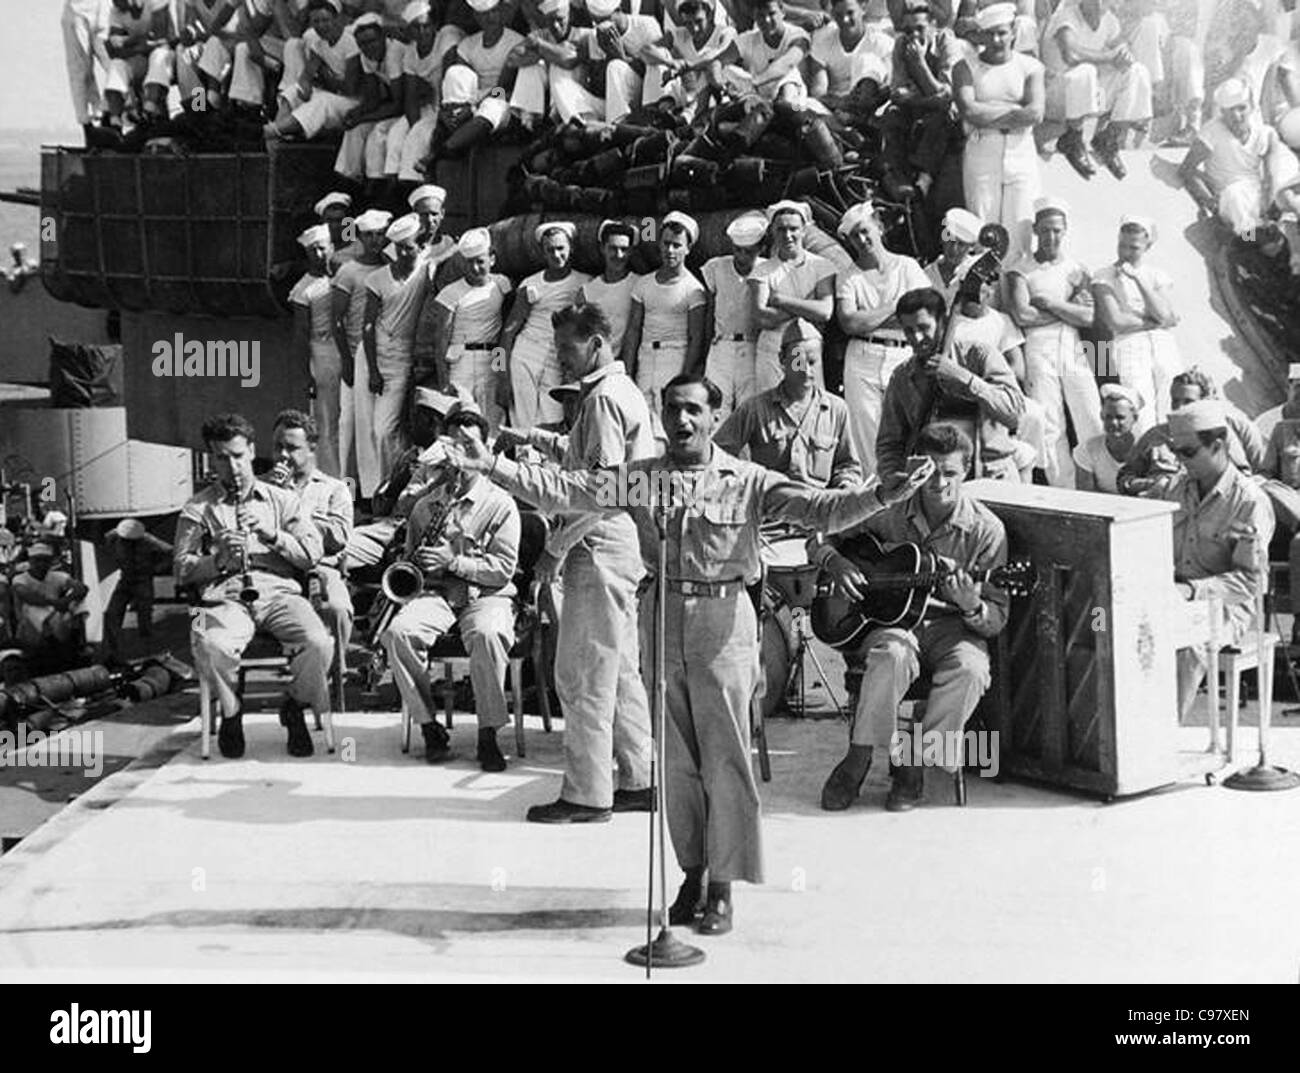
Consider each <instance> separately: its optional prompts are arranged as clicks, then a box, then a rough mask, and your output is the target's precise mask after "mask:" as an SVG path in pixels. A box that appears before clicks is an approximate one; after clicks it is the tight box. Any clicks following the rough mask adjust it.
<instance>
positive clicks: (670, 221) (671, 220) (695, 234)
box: [660, 210, 700, 246]
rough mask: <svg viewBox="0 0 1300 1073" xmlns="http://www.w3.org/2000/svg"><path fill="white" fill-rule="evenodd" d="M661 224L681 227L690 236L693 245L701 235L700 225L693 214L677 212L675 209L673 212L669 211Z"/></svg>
mask: <svg viewBox="0 0 1300 1073" xmlns="http://www.w3.org/2000/svg"><path fill="white" fill-rule="evenodd" d="M660 226H661V227H669V226H673V227H680V228H681V229H682V230H683V231H685V232H686V233H687V234H688V235H689V236H690V238H691V245H692V246H694V245H695V243H696V241H697V240H698V239H699V237H700V225H699V224H697V223H696V222H695V218H694V217H693V216H687V215H686V213H684V212H677V211H676V210H674V211H673V212H670V213H668V215H666V216H665V217H664V219H663V223H662V224H661V225H660Z"/></svg>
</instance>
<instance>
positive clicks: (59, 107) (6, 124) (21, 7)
mask: <svg viewBox="0 0 1300 1073" xmlns="http://www.w3.org/2000/svg"><path fill="white" fill-rule="evenodd" d="M62 13H63V3H62V0H0V27H4V33H3V35H2V36H0V130H15V129H22V130H42V131H53V132H55V133H59V134H62V135H64V137H65V140H69V141H71V142H72V144H80V141H81V138H80V131H79V130H78V128H77V124H76V121H75V119H74V117H73V115H72V99H71V97H70V95H69V93H68V76H67V70H66V67H65V65H64V61H63V31H62V30H61V29H60V26H59V20H60V18H61V16H62Z"/></svg>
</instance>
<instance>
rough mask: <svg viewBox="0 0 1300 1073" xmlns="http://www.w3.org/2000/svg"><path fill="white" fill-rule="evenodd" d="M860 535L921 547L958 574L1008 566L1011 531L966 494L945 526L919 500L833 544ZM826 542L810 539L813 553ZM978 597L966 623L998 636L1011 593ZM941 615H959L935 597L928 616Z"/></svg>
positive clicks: (993, 590)
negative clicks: (932, 522) (933, 523)
mask: <svg viewBox="0 0 1300 1073" xmlns="http://www.w3.org/2000/svg"><path fill="white" fill-rule="evenodd" d="M861 533H870V534H871V535H872V536H874V537H875V538H876V539H877V540H879V541H880V542H881V543H882V544H883V545H884V546H885V549H886V550H888V549H889V548H890V547H891V546H896V545H898V544H917V545H920V546H921V547H922V548H924V549H926V550H927V551H931V552H934V554H935V555H937V556H939V557H940V558H941V559H943V560H944V562H945V563H947V565H949V566H951V567H952V568H953V569H955V570H965V571H967V572H972V571H975V570H992V569H994V568H996V567H999V566H1005V565H1006V561H1007V531H1006V529H1005V528H1004V527H1003V525H1002V521H1001V520H1000V519H999V518H998V517H997V515H995V514H994V513H993V512H992V511H991V510H989V509H988V507H986V506H984V504H983V503H980V502H979V501H978V500H976V499H974V498H973V497H971V496H969V495H966V494H965V493H962V495H961V498H960V499H958V500H957V505H956V506H955V507H954V508H953V512H952V514H950V515H949V516H948V518H947V520H945V521H944V522H943V523H942V524H940V525H939V526H938V527H937V528H935V529H931V528H930V526H929V524H928V523H927V522H926V520H925V514H924V513H923V512H922V510H921V502H920V498H919V497H918V496H913V497H912V498H911V499H909V500H908V501H907V502H906V503H898V504H896V505H895V506H892V507H890V508H889V509H887V510H886V511H884V512H883V513H881V514H877V515H876V516H875V517H874V518H868V519H867V520H866V521H865V522H863V523H862V524H861V525H858V526H855V527H854V528H852V529H850V530H847V531H846V532H844V533H841V534H840V536H839V537H838V538H836V539H834V540H832V541H831V542H830V543H831V544H833V545H838V544H840V543H841V542H842V541H844V540H848V539H849V538H850V537H853V536H855V535H858V534H861ZM823 543H824V541H822V540H821V539H820V538H816V537H815V538H813V540H811V541H809V545H808V546H809V556H810V561H814V560H812V558H811V557H812V555H814V554H815V553H816V551H817V550H818V548H819V547H820V546H821V545H822V544H823ZM980 595H981V596H982V597H983V599H984V606H983V608H982V609H981V611H980V613H979V614H978V615H972V616H971V617H969V618H965V617H963V618H962V623H963V625H965V626H966V628H967V629H969V630H970V631H971V632H972V633H975V634H978V635H979V636H980V637H994V636H996V635H997V634H999V633H1001V632H1002V627H1003V626H1005V625H1006V624H1007V605H1008V603H1009V600H1008V597H1007V594H1006V593H1005V592H1003V591H1002V590H1001V589H999V588H997V587H996V586H993V585H990V584H988V582H985V583H984V585H983V588H982V591H981V593H980ZM938 615H960V612H959V611H958V610H957V608H955V607H953V606H952V605H951V604H949V603H947V602H945V601H943V600H940V599H938V598H937V597H932V598H931V600H930V605H929V608H928V609H927V611H926V618H927V619H929V618H934V617H936V616H938Z"/></svg>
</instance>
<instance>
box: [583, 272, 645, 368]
mask: <svg viewBox="0 0 1300 1073" xmlns="http://www.w3.org/2000/svg"><path fill="white" fill-rule="evenodd" d="M639 278H640V277H639V276H637V274H636V273H635V272H629V273H628V274H627V275H626V276H624V277H623V278H622V279H620V280H619V281H618V282H617V283H606V282H605V277H604V276H596V277H595V278H594V279H590V280H588V281H587V282H586V283H584V284H583V285H582V290H581V292H580V296H581V298H582V300H583V301H584V302H588V303H590V304H591V305H594V306H600V311H601V312H602V313H604V314H605V319H606V320H608V321H609V328H610V339H609V345H610V347H611V348H612V349H613V351H614V353H615V354H617V353H619V352H620V351H621V350H622V349H623V336H624V335H625V334H626V333H627V317H628V314H629V313H630V312H631V311H632V288H633V287H635V286H636V281H637V280H638V279H639Z"/></svg>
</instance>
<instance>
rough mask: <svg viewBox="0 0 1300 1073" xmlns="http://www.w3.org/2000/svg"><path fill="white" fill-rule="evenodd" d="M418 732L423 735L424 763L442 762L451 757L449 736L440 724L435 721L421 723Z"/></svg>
mask: <svg viewBox="0 0 1300 1073" xmlns="http://www.w3.org/2000/svg"><path fill="white" fill-rule="evenodd" d="M420 733H421V735H423V737H424V762H425V763H426V764H442V763H445V762H446V761H448V760H450V759H451V738H449V737H448V736H447V732H446V731H445V730H444V729H443V728H442V726H441V724H439V723H435V722H429V723H422V724H421V725H420Z"/></svg>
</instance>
